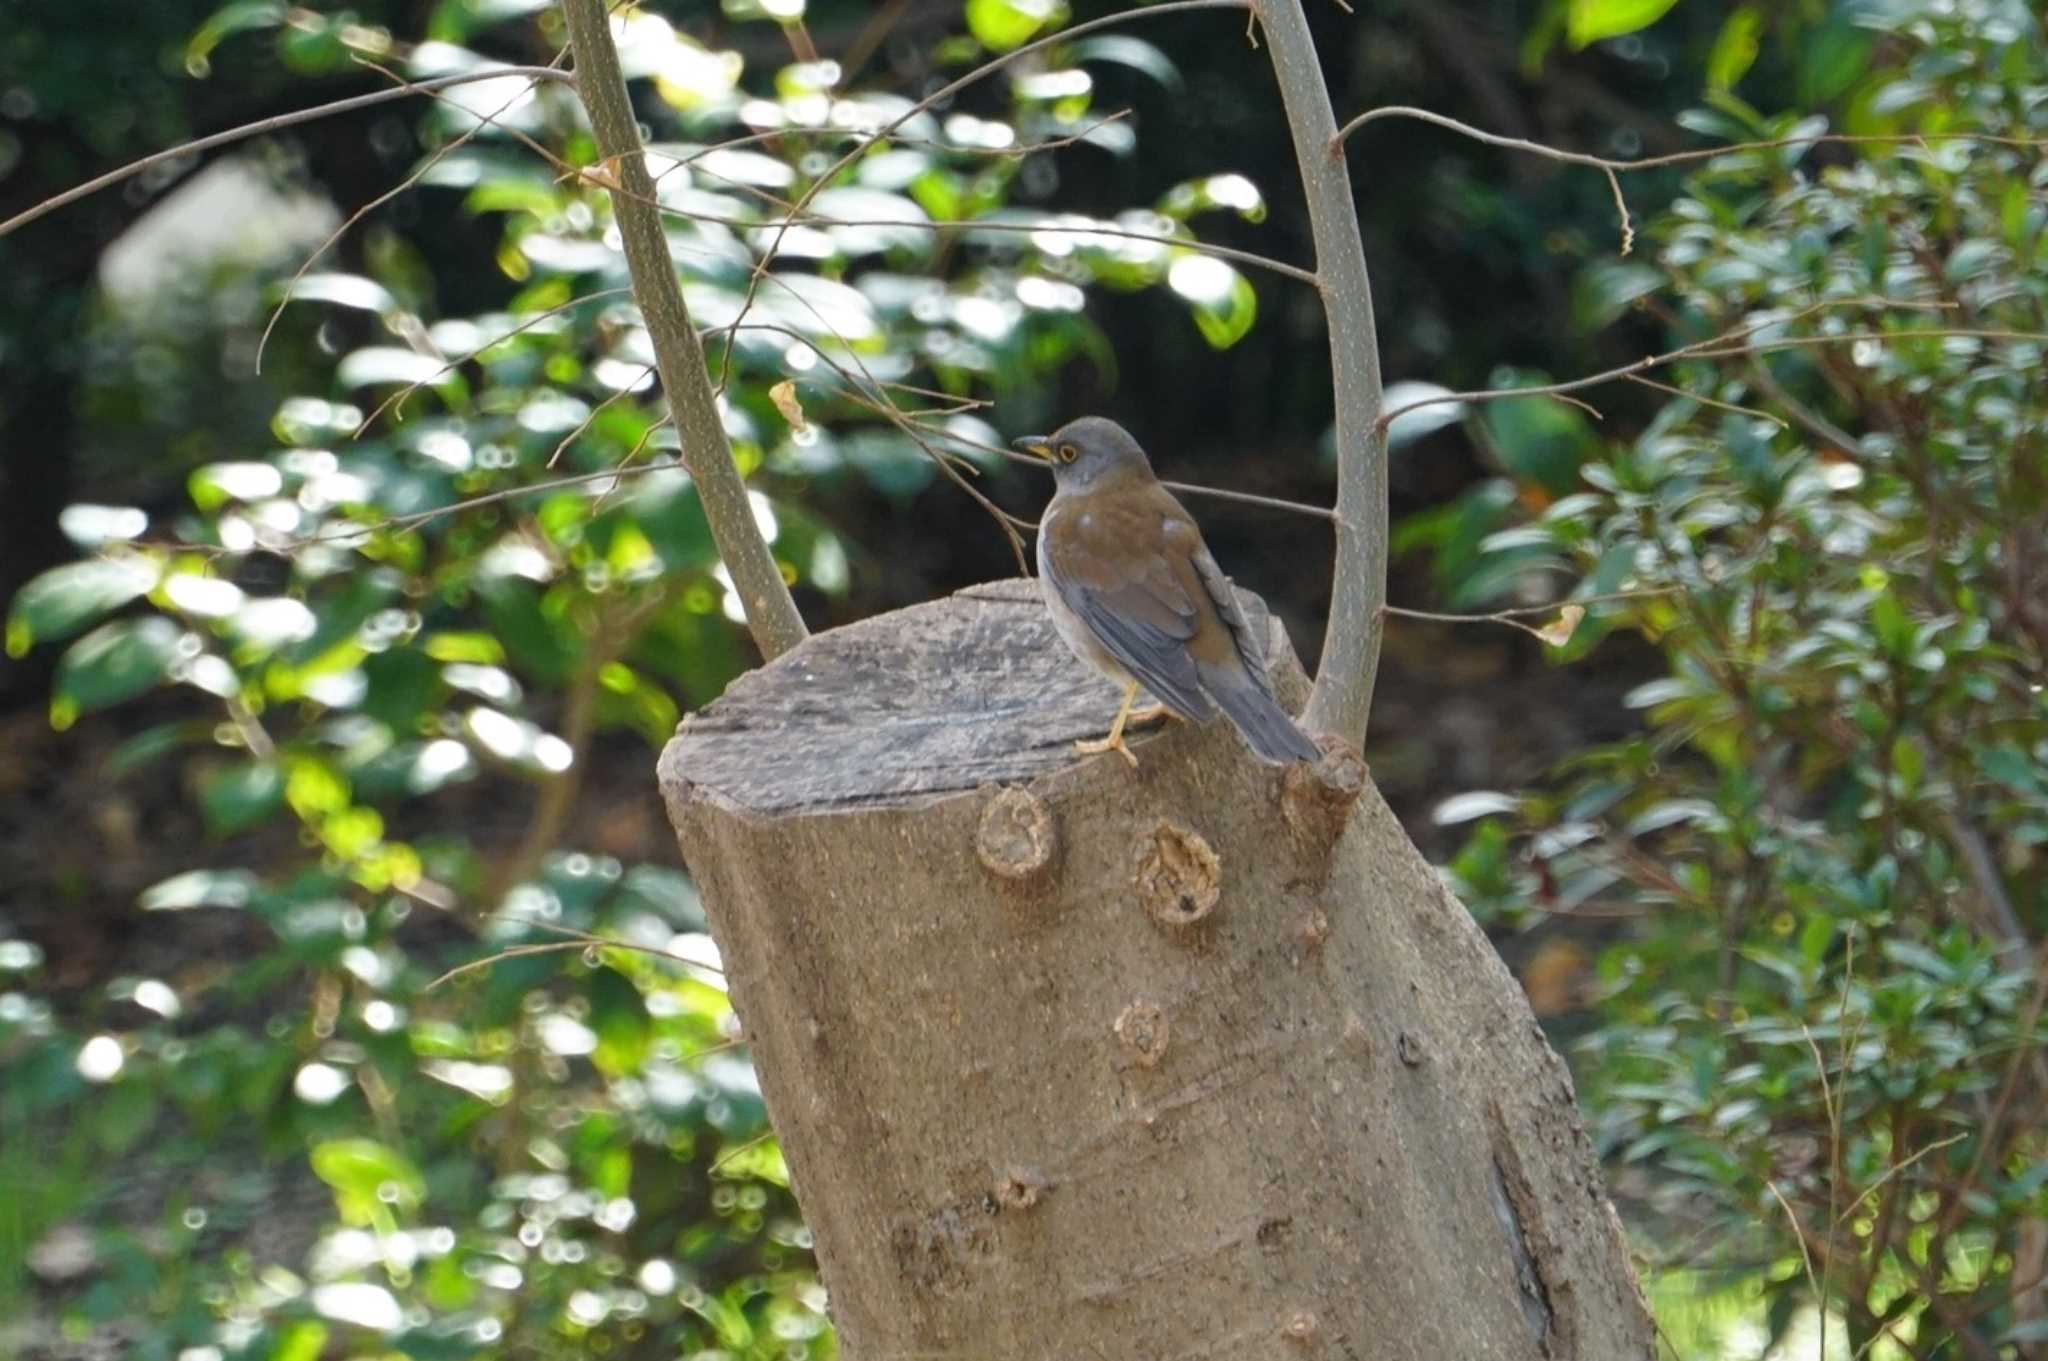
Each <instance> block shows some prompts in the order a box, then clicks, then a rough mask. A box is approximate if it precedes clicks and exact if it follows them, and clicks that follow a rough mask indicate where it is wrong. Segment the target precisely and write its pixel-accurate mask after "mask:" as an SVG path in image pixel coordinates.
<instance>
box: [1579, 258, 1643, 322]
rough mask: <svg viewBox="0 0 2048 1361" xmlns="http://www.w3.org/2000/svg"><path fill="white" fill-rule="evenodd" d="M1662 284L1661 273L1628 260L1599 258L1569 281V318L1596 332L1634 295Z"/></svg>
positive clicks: (1617, 313) (1615, 316)
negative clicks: (1570, 285) (1570, 297)
mask: <svg viewBox="0 0 2048 1361" xmlns="http://www.w3.org/2000/svg"><path fill="white" fill-rule="evenodd" d="M1663 286H1664V272H1663V271H1662V270H1660V269H1657V268H1656V267H1655V266H1653V265H1645V264H1640V263H1637V262H1634V261H1629V260H1614V259H1600V260H1596V261H1594V262H1593V263H1592V264H1590V265H1587V266H1586V267H1585V268H1584V269H1582V270H1580V271H1579V276H1578V278H1576V279H1574V280H1573V281H1572V320H1573V321H1575V322H1577V323H1578V324H1579V325H1580V326H1581V327H1583V328H1585V329H1586V330H1589V331H1597V330H1599V329H1600V328H1601V327H1602V326H1605V325H1607V324H1608V323H1610V322H1612V321H1614V320H1615V319H1616V318H1617V317H1619V316H1621V314H1622V313H1624V312H1626V311H1627V310H1628V308H1629V304H1631V303H1633V302H1634V301H1635V300H1636V299H1637V298H1645V297H1648V296H1649V295H1650V294H1652V293H1655V292H1656V291H1657V290H1658V289H1659V288H1662V287H1663Z"/></svg>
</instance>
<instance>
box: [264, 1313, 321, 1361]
mask: <svg viewBox="0 0 2048 1361" xmlns="http://www.w3.org/2000/svg"><path fill="white" fill-rule="evenodd" d="M326 1346H327V1325H326V1324H324V1323H322V1322H320V1321H319V1320H318V1319H310V1318H307V1319H300V1320H299V1321H298V1322H296V1323H290V1324H286V1325H285V1327H284V1328H282V1329H281V1330H279V1332H278V1335H277V1344H276V1345H275V1346H273V1347H272V1348H271V1349H270V1361H320V1353H321V1351H322V1350H323V1349H324V1348H325V1347H326Z"/></svg>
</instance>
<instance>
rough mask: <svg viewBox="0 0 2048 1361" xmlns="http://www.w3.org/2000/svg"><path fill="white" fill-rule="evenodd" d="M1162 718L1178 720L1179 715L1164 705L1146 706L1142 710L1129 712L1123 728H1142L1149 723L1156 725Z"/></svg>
mask: <svg viewBox="0 0 2048 1361" xmlns="http://www.w3.org/2000/svg"><path fill="white" fill-rule="evenodd" d="M1162 718H1171V719H1176V720H1177V719H1179V718H1180V715H1179V714H1177V713H1175V712H1174V711H1173V710H1171V709H1169V708H1167V707H1166V706H1165V705H1164V704H1147V705H1146V706H1145V707H1144V708H1142V709H1133V710H1131V716H1130V718H1128V719H1127V720H1125V722H1124V726H1125V727H1127V728H1142V727H1144V726H1146V725H1147V724H1149V723H1157V722H1158V721H1159V720H1161V719H1162Z"/></svg>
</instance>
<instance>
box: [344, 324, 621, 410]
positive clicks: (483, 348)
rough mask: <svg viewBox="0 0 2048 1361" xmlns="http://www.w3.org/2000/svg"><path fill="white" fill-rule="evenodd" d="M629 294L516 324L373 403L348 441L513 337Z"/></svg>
mask: <svg viewBox="0 0 2048 1361" xmlns="http://www.w3.org/2000/svg"><path fill="white" fill-rule="evenodd" d="M632 292H633V290H632V289H630V288H624V287H621V288H601V289H599V290H598V291H597V292H595V293H585V294H583V295H582V296H581V297H576V298H571V299H569V301H567V302H565V303H559V304H557V305H556V306H554V307H550V308H548V309H547V310H546V311H545V312H535V313H534V314H533V315H532V316H530V317H528V318H527V319H526V320H524V321H522V322H520V323H519V324H518V325H517V326H514V327H513V328H512V329H511V330H509V331H507V332H505V333H504V334H503V335H499V336H493V337H491V338H490V339H489V340H487V341H485V342H484V343H483V344H481V345H479V346H477V347H476V348H475V349H473V350H471V351H469V353H467V354H461V355H457V356H456V357H455V358H453V359H451V360H449V361H448V362H447V363H445V364H443V365H442V366H441V367H440V368H438V369H436V370H434V372H433V373H431V374H429V375H428V376H427V377H425V378H416V379H414V380H413V381H412V382H410V383H407V384H406V385H405V386H404V387H402V388H400V389H399V390H398V391H396V392H394V393H392V394H391V395H390V396H389V397H386V398H385V399H384V400H383V401H381V402H379V403H377V406H376V409H375V410H373V411H371V412H370V414H369V415H368V416H366V417H364V418H363V423H362V424H361V425H358V426H357V427H356V432H355V434H354V435H353V436H351V437H350V438H352V439H360V438H361V437H362V433H363V432H364V431H365V430H368V429H369V428H370V427H371V426H372V425H374V424H375V423H376V420H377V418H378V417H379V416H381V415H383V414H384V413H385V412H386V411H387V410H390V409H392V408H393V407H403V406H404V405H405V401H406V398H408V397H410V396H412V395H413V394H414V393H415V392H418V391H419V390H420V389H421V388H423V387H426V386H427V385H428V384H430V383H433V382H435V381H436V380H437V379H440V378H442V377H444V376H446V375H448V374H450V373H453V372H454V371H455V370H457V369H459V368H461V367H462V366H463V365H464V364H467V363H470V362H472V361H474V360H475V359H477V358H478V357H479V356H481V355H483V354H484V353H486V352H487V351H489V350H490V349H492V348H493V347H494V346H498V345H502V344H504V343H505V342H506V341H508V340H510V339H511V338H512V337H513V336H516V335H520V334H522V333H524V332H526V331H530V330H532V329H533V328H534V327H536V326H538V325H540V324H541V323H542V322H544V321H547V320H548V319H550V318H552V317H558V316H560V315H562V314H563V313H564V312H568V311H571V310H573V309H574V308H577V307H580V306H582V305H583V304H584V303H586V302H591V301H594V300H596V299H598V298H616V297H621V296H628V295H630V294H631V293H632Z"/></svg>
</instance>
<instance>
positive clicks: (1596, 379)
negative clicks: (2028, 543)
mask: <svg viewBox="0 0 2048 1361" xmlns="http://www.w3.org/2000/svg"><path fill="white" fill-rule="evenodd" d="M1949 306H1950V304H1947V303H1939V302H1913V303H1907V302H1899V301H1896V300H1893V299H1887V298H1840V299H1831V300H1829V301H1827V302H1820V303H1814V304H1812V305H1811V306H1808V307H1805V308H1803V309H1801V310H1800V311H1798V312H1795V313H1792V314H1791V315H1789V316H1772V317H1764V318H1761V319H1758V320H1753V321H1750V322H1747V323H1745V324H1743V325H1741V326H1736V327H1732V328H1730V329H1729V330H1726V331H1723V332H1721V333H1720V334H1719V335H1714V336H1709V337H1708V338H1706V339H1705V340H1696V341H1694V342H1692V343H1691V344H1690V345H1681V346H1680V347H1679V348H1677V349H1675V350H1667V351H1666V352H1665V353H1663V354H1656V355H1650V356H1648V357H1646V358H1643V359H1638V360H1635V361H1633V362H1632V363H1628V364H1623V365H1621V366H1619V367H1618V368H1612V369H1607V370H1604V371H1602V372H1600V373H1594V374H1588V375H1587V376H1586V377H1584V378H1573V379H1569V380H1567V381H1565V382H1562V383H1545V384H1542V385H1540V386H1537V387H1525V388H1485V389H1482V390H1480V391H1477V392H1447V393H1444V394H1443V395H1441V396H1436V397H1419V398H1417V399H1416V400H1414V401H1412V402H1406V403H1403V404H1402V405H1401V406H1399V407H1396V408H1395V409H1394V410H1392V411H1389V412H1387V413H1385V414H1384V415H1382V416H1381V417H1380V423H1381V425H1382V426H1385V425H1389V424H1391V423H1392V422H1394V421H1396V420H1398V419H1400V418H1401V417H1402V416H1405V415H1407V414H1408V413H1409V412H1411V411H1420V410H1421V409H1422V408H1423V407H1426V406H1440V405H1442V404H1444V403H1446V402H1497V401H1505V400H1509V399H1512V398H1517V397H1555V396H1558V395H1560V394H1562V393H1568V392H1578V391H1581V390H1583V389H1585V388H1590V387H1598V386H1600V385H1601V384H1603V383H1612V382H1617V381H1620V380H1622V379H1627V378H1633V377H1634V376H1635V375H1637V374H1640V373H1645V372H1647V371H1649V370H1650V369H1654V368H1660V367H1662V366H1663V365H1666V364H1674V363H1678V362H1680V361H1682V360H1687V359H1724V358H1728V357H1730V356H1735V355H1748V354H1752V353H1760V352H1762V351H1766V350H1773V349H1791V348H1796V347H1800V346H1806V345H1832V344H1837V343H1841V342H1850V341H1857V340H1909V339H1925V338H1927V337H1929V336H1975V337H1978V338H1980V339H1987V340H2048V335H2044V334H2041V333H2038V332H2032V331H1967V330H1912V331H1857V332H1845V333H1842V334H1840V335H1826V336H1788V337H1784V338H1781V339H1779V340H1773V341H1764V342H1761V343H1756V342H1753V341H1752V340H1751V339H1750V337H1752V336H1754V335H1755V334H1756V333H1757V332H1759V331H1762V330H1766V329H1768V328H1770V327H1773V326H1788V325H1791V324H1792V323H1793V322H1796V321H1799V320H1801V319H1803V318H1805V317H1809V316H1811V315H1813V314H1814V313H1815V312H1819V311H1824V310H1827V309H1830V308H1837V307H1897V308H1902V309H1909V310H1912V311H1939V310H1944V309H1946V308H1947V307H1949ZM1686 395H1687V396H1689V397H1692V396H1696V394H1693V393H1687V394H1686Z"/></svg>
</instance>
